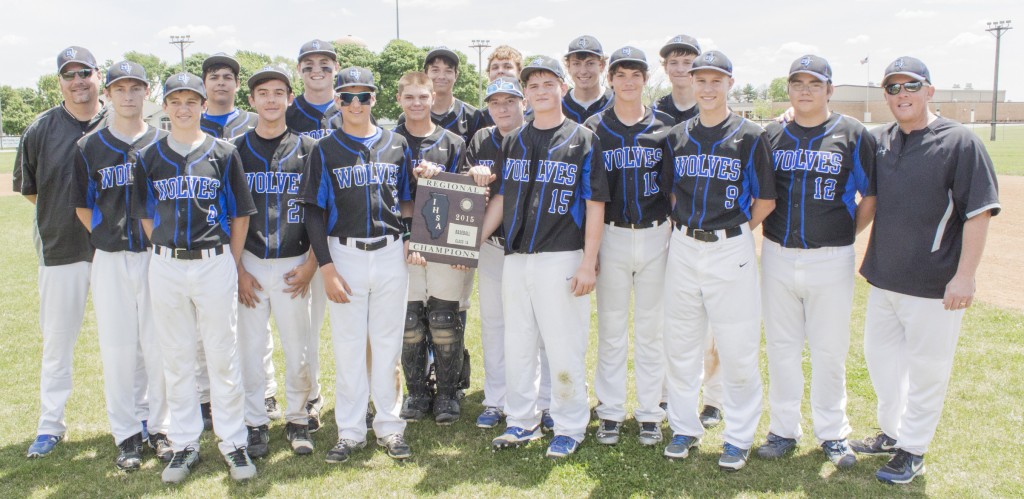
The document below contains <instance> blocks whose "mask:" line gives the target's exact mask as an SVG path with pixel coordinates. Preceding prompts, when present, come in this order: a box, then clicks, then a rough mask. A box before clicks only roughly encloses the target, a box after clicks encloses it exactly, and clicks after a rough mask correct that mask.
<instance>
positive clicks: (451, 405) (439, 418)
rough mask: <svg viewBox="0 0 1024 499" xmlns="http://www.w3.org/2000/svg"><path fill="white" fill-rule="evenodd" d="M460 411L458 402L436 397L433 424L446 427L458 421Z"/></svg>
mask: <svg viewBox="0 0 1024 499" xmlns="http://www.w3.org/2000/svg"><path fill="white" fill-rule="evenodd" d="M461 415H462V409H461V408H460V407H459V401H458V400H455V399H450V398H447V397H438V398H437V399H435V400H434V422H436V423H437V424H439V425H442V426H447V425H450V424H452V423H454V422H456V421H458V420H459V416H461Z"/></svg>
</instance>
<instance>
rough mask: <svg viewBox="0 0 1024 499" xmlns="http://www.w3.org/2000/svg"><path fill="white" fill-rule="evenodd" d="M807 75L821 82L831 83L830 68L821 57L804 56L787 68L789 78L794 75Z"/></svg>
mask: <svg viewBox="0 0 1024 499" xmlns="http://www.w3.org/2000/svg"><path fill="white" fill-rule="evenodd" d="M800 73H803V74H809V75H811V76H813V77H815V78H817V79H819V80H821V81H823V82H826V83H831V82H832V66H830V65H829V64H828V61H826V60H825V59H824V58H822V57H818V56H816V55H810V54H808V55H805V56H803V57H801V58H799V59H797V60H795V61H793V64H790V66H789V76H790V77H792V76H793V75H795V74H800Z"/></svg>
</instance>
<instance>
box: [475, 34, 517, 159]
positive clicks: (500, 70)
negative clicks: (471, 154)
mask: <svg viewBox="0 0 1024 499" xmlns="http://www.w3.org/2000/svg"><path fill="white" fill-rule="evenodd" d="M522 70H523V54H521V53H520V52H519V51H518V50H516V49H514V48H512V47H510V46H508V45H498V46H497V47H496V48H495V49H494V52H491V55H489V56H487V81H488V82H492V81H494V80H496V79H497V78H499V77H501V76H506V77H508V78H512V79H514V80H515V79H519V72H520V71H522ZM480 112H481V113H482V115H483V125H482V126H485V127H488V126H494V120H493V119H491V113H490V111H489V110H488V109H487V107H486V106H485V107H484V108H483V109H481V110H480ZM475 136H476V134H473V137H475ZM467 144H468V142H467Z"/></svg>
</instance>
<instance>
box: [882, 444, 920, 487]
mask: <svg viewBox="0 0 1024 499" xmlns="http://www.w3.org/2000/svg"><path fill="white" fill-rule="evenodd" d="M924 472H925V467H924V456H918V455H917V454H911V453H909V452H907V451H905V450H903V449H897V450H896V453H895V454H894V455H893V456H892V459H890V460H889V462H888V463H885V466H882V467H881V468H880V469H879V470H878V472H876V473H875V478H877V479H878V480H879V481H880V482H885V483H890V484H900V485H902V484H905V483H910V482H911V481H913V480H914V477H916V476H918V475H923V474H924Z"/></svg>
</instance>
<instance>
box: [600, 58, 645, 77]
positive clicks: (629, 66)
mask: <svg viewBox="0 0 1024 499" xmlns="http://www.w3.org/2000/svg"><path fill="white" fill-rule="evenodd" d="M619 68H621V69H626V70H629V71H640V72H642V73H643V74H644V78H647V66H644V65H643V64H641V63H639V62H637V61H622V62H616V63H615V65H614V66H612V67H610V68H608V79H609V80H610V79H612V76H613V75H614V74H615V70H617V69H619Z"/></svg>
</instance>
